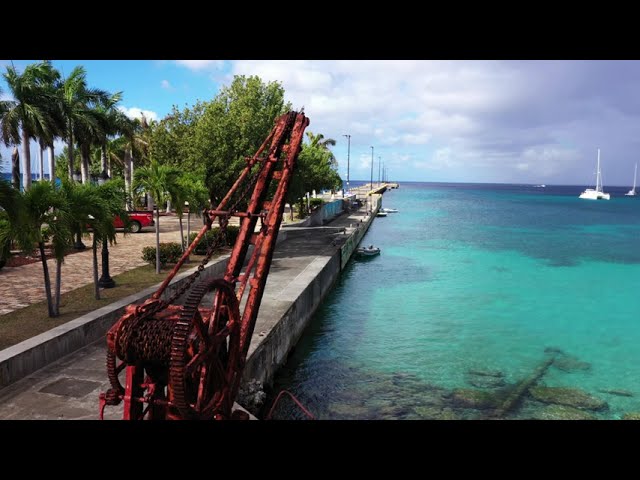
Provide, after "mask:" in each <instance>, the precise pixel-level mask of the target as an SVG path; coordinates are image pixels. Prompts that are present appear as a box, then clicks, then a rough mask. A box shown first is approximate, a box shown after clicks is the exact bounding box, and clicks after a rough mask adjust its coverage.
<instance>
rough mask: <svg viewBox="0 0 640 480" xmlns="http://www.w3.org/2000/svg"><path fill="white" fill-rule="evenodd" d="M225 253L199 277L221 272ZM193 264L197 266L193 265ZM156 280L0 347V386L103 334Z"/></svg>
mask: <svg viewBox="0 0 640 480" xmlns="http://www.w3.org/2000/svg"><path fill="white" fill-rule="evenodd" d="M228 261H229V255H225V256H224V257H222V258H220V259H218V260H217V261H216V262H214V263H212V264H210V265H209V266H207V267H206V268H205V269H204V270H203V271H202V273H201V274H200V277H201V278H215V277H218V276H221V275H222V274H223V273H224V269H225V267H226V266H227V262H228ZM196 268H197V267H196ZM196 268H193V269H190V270H188V271H186V272H183V273H181V274H179V275H177V278H176V279H174V281H173V283H171V285H169V286H168V287H167V290H166V291H165V293H164V295H163V297H165V298H166V297H169V296H171V295H172V294H173V293H174V292H175V291H176V290H177V289H178V288H179V287H180V286H181V285H182V284H183V282H184V281H186V277H187V276H189V275H190V274H191V273H193V272H194V271H195V269H196ZM159 286H160V284H157V285H154V286H152V287H149V288H146V289H145V290H143V291H142V292H138V293H135V294H133V295H129V296H128V297H124V298H122V299H120V300H118V301H116V302H114V303H111V304H109V305H106V306H104V307H102V308H100V309H98V310H94V311H93V312H90V313H87V314H86V315H83V316H82V317H79V318H76V319H75V320H71V321H70V322H67V323H64V324H62V325H60V326H58V327H55V328H52V329H51V330H48V331H46V332H44V333H41V334H40V335H37V336H35V337H33V338H30V339H28V340H25V341H24V342H20V343H18V344H17V345H14V346H12V347H9V348H6V349H4V350H2V351H0V388H2V387H5V386H7V385H9V384H11V383H13V382H15V381H17V380H20V379H21V378H23V377H26V376H27V375H29V374H31V373H33V372H35V371H36V370H38V369H40V368H42V367H45V366H47V365H49V364H50V363H52V362H55V361H56V360H59V359H60V358H62V357H64V356H65V355H69V354H70V353H72V352H75V351H76V350H78V349H80V348H83V347H85V346H87V345H89V344H90V343H92V342H95V341H96V340H98V339H100V338H102V337H104V336H105V334H106V333H107V331H108V330H109V328H111V325H113V324H114V323H115V321H116V320H117V319H118V318H119V317H120V316H121V315H122V314H123V313H124V309H125V307H126V306H127V305H129V304H131V303H137V302H140V301H143V300H146V299H147V298H149V297H150V296H151V295H152V294H153V293H154V292H155V291H156V290H157V288H158V287H159Z"/></svg>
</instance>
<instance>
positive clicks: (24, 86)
mask: <svg viewBox="0 0 640 480" xmlns="http://www.w3.org/2000/svg"><path fill="white" fill-rule="evenodd" d="M3 76H4V79H5V81H6V82H7V85H8V86H9V89H10V90H11V94H12V96H13V100H4V101H3V102H2V103H3V104H4V105H3V107H2V110H3V111H4V113H3V114H2V118H1V121H2V140H3V141H4V143H5V145H7V146H9V145H10V144H13V145H20V144H22V162H23V165H24V188H25V189H26V190H28V189H29V188H31V149H30V145H29V142H30V139H32V138H45V139H48V138H50V137H51V136H53V135H54V130H55V128H56V127H55V123H56V121H57V120H58V119H59V118H60V117H59V115H58V113H57V112H56V108H55V105H56V103H55V102H54V101H53V98H52V95H53V90H52V89H51V88H49V86H50V85H51V84H52V83H53V82H54V81H55V80H56V76H57V71H56V70H55V69H54V68H53V67H52V66H51V63H50V62H39V63H34V64H31V65H28V66H27V67H26V68H25V69H24V72H23V73H22V74H19V73H18V71H17V70H16V68H15V67H14V66H8V67H7V71H6V72H5V73H4V74H3Z"/></svg>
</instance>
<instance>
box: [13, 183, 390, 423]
mask: <svg viewBox="0 0 640 480" xmlns="http://www.w3.org/2000/svg"><path fill="white" fill-rule="evenodd" d="M370 199H371V204H370V205H365V206H363V207H362V208H360V209H359V210H357V211H354V212H350V213H345V214H343V215H341V216H339V217H338V218H336V219H335V220H333V221H332V222H330V223H329V224H328V225H327V226H325V227H321V228H318V229H309V228H300V229H297V230H296V227H289V228H286V229H283V230H282V231H281V233H280V235H279V238H280V237H282V238H284V240H281V241H280V242H279V243H278V246H277V247H276V250H275V253H274V257H273V262H272V265H271V269H270V272H269V276H268V280H267V284H266V289H265V293H264V296H263V299H262V303H261V307H260V313H259V316H258V321H257V323H256V327H255V331H254V335H253V337H252V341H251V347H250V349H249V356H248V359H247V365H246V367H245V377H244V378H245V380H250V379H257V380H260V381H261V382H264V383H269V382H271V380H272V378H273V375H274V374H275V372H276V370H277V369H278V368H279V367H280V366H281V365H282V364H284V362H285V361H286V358H287V354H288V352H289V351H290V350H291V348H293V346H294V345H295V344H296V342H297V341H298V339H299V337H300V335H301V334H302V332H303V331H304V329H305V327H306V326H307V325H308V322H309V320H310V319H311V317H312V315H313V313H314V312H315V311H316V309H317V308H318V306H319V305H320V303H321V302H322V300H323V298H324V297H325V295H326V294H327V292H328V291H329V290H330V288H331V286H332V285H333V283H334V282H335V280H336V279H337V278H338V276H339V275H340V271H341V270H342V268H344V266H345V265H346V263H347V261H348V260H349V258H350V257H351V254H352V253H353V251H354V250H355V248H356V247H357V245H358V243H359V242H360V241H361V240H362V237H363V236H364V235H365V233H366V231H367V230H368V228H369V226H370V225H371V222H372V221H373V218H374V217H375V214H376V213H377V211H378V209H379V205H380V201H379V200H380V195H371V196H370ZM367 207H369V209H371V210H372V211H369V209H368V208H367ZM327 227H329V228H327ZM107 328H108V327H107ZM45 335H46V334H45ZM47 339H48V341H49V342H52V341H53V342H55V340H52V337H51V335H49V336H48V337H47ZM32 340H33V339H32ZM23 343H24V342H23ZM22 347H24V346H22ZM12 348H17V349H18V350H19V349H20V345H17V346H16V347H12ZM50 348H52V347H50ZM7 350H10V349H7ZM6 352H7V351H6V350H5V351H4V352H2V353H5V354H6ZM5 356H6V355H5ZM105 357H106V345H105V340H104V337H102V338H99V339H98V340H97V341H94V342H93V343H91V344H90V345H88V346H86V347H84V348H82V349H80V350H78V351H76V352H74V353H72V354H70V355H67V356H65V357H64V358H62V359H60V360H58V361H56V362H54V363H52V364H50V365H48V366H46V367H44V368H41V369H40V370H37V371H35V372H33V373H31V374H29V375H27V376H26V377H25V378H23V379H22V380H19V381H16V382H15V383H12V384H11V385H8V386H6V387H5V388H2V389H0V419H97V418H98V395H99V393H100V392H103V391H105V390H106V389H107V388H108V387H109V385H108V380H107V376H106V367H105ZM29 358H30V357H29ZM5 361H10V359H6V358H5ZM14 368H19V367H14ZM121 416H122V407H121V406H118V407H112V408H109V407H107V410H105V418H113V419H115V418H121Z"/></svg>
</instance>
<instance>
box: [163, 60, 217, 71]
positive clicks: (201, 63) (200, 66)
mask: <svg viewBox="0 0 640 480" xmlns="http://www.w3.org/2000/svg"><path fill="white" fill-rule="evenodd" d="M175 62H176V63H177V64H178V65H182V66H183V67H187V68H188V69H190V70H195V71H201V70H212V69H214V70H219V69H221V68H222V67H223V66H224V60H176V61H175Z"/></svg>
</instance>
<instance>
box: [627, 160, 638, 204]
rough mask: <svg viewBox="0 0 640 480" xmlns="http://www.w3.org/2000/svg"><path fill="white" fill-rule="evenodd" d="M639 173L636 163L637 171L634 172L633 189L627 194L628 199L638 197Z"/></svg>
mask: <svg viewBox="0 0 640 480" xmlns="http://www.w3.org/2000/svg"><path fill="white" fill-rule="evenodd" d="M637 173H638V164H637V163H636V169H635V170H634V171H633V188H632V189H631V190H629V191H628V192H627V193H625V195H626V196H628V197H635V196H636V174H637Z"/></svg>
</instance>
